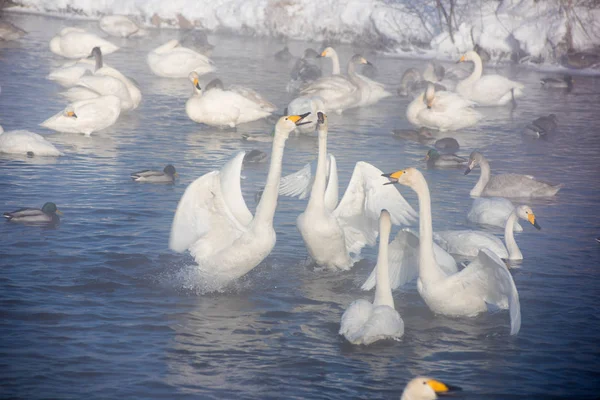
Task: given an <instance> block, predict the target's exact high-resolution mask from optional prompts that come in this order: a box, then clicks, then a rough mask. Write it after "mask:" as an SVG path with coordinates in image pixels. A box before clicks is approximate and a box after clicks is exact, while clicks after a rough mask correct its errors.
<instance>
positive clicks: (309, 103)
mask: <svg viewBox="0 0 600 400" xmlns="http://www.w3.org/2000/svg"><path fill="white" fill-rule="evenodd" d="M286 110H287V111H286V112H285V114H303V113H305V112H310V115H314V116H315V118H312V119H310V120H308V121H307V122H308V123H307V124H306V125H302V126H299V127H297V128H296V130H297V131H298V132H300V133H312V132H314V131H315V129H316V127H317V118H316V115H317V112H319V111H322V112H324V113H326V112H327V107H325V101H324V100H323V98H322V97H321V96H308V95H307V96H300V97H296V98H295V99H294V100H292V101H291V102H290V104H288V106H287V108H286Z"/></svg>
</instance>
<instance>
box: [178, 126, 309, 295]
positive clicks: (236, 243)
mask: <svg viewBox="0 0 600 400" xmlns="http://www.w3.org/2000/svg"><path fill="white" fill-rule="evenodd" d="M304 117H305V115H304V116H299V115H291V116H287V117H281V118H280V119H279V121H278V122H277V124H276V125H275V137H274V139H273V150H272V153H271V164H270V167H269V174H268V177H267V183H266V185H265V189H264V192H263V195H262V197H261V199H260V202H259V203H258V206H257V208H256V213H255V214H254V216H252V214H251V213H250V211H249V210H248V207H247V206H246V203H245V201H244V198H243V196H242V191H241V188H240V176H241V168H242V163H243V160H244V152H240V153H238V154H237V155H236V156H235V157H234V158H233V159H232V160H231V161H229V162H228V163H227V164H225V166H224V167H223V168H221V170H219V171H212V172H209V173H207V174H205V175H203V176H201V177H200V178H198V179H196V180H195V181H194V182H192V183H191V184H190V185H189V186H188V187H187V189H186V190H185V193H184V194H183V196H182V197H181V200H180V201H179V204H178V205H177V211H176V212H175V217H174V218H173V224H172V227H171V236H170V239H169V247H170V248H171V249H172V250H174V251H177V252H183V251H185V250H186V249H187V250H189V251H190V253H191V254H192V256H194V258H195V259H196V262H197V263H198V268H199V271H200V273H201V274H202V275H203V276H205V277H206V279H207V283H209V284H210V287H211V288H212V289H220V288H221V287H223V286H224V285H226V284H227V283H229V282H231V281H232V280H234V279H237V278H239V277H241V276H243V275H245V274H246V273H247V272H249V271H250V270H252V269H253V268H254V267H256V266H257V265H258V264H259V263H261V262H262V261H263V260H264V259H265V258H266V257H267V256H268V255H269V253H270V252H271V250H272V249H273V247H274V246H275V230H274V229H273V216H274V214H275V208H276V207H277V196H278V190H279V178H280V176H281V164H282V161H283V150H284V146H285V141H286V140H287V138H288V136H289V134H290V132H292V131H293V130H294V129H295V128H296V124H298V123H301V121H302V119H303V118H304Z"/></svg>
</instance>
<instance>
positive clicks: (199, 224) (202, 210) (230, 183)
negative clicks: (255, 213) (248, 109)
mask: <svg viewBox="0 0 600 400" xmlns="http://www.w3.org/2000/svg"><path fill="white" fill-rule="evenodd" d="M244 155H245V152H240V153H238V154H237V155H236V156H235V157H234V158H233V159H232V160H230V161H229V162H228V163H227V164H225V166H223V168H222V169H221V170H220V171H212V172H209V173H208V174H205V175H203V176H201V177H200V178H198V179H196V180H195V181H194V182H192V183H191V184H190V185H189V186H188V187H187V189H186V190H185V193H184V194H183V196H182V197H181V200H180V201H179V204H178V205H177V211H176V212H175V217H174V219H173V225H172V227H171V237H170V239H169V247H170V248H171V249H172V250H175V251H177V252H183V251H185V250H186V249H190V251H191V252H192V255H195V254H199V253H200V252H202V255H203V256H206V255H209V254H210V253H212V252H216V251H218V250H219V249H222V248H224V247H227V246H228V245H230V244H231V243H233V241H235V239H237V238H238V237H240V236H241V234H242V233H243V232H245V231H246V227H247V225H248V224H249V223H250V221H251V220H252V214H250V211H249V210H248V208H247V207H246V203H245V202H244V198H243V197H241V196H242V192H241V188H240V173H241V166H242V162H243V160H244Z"/></svg>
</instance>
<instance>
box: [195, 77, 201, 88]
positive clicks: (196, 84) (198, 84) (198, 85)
mask: <svg viewBox="0 0 600 400" xmlns="http://www.w3.org/2000/svg"><path fill="white" fill-rule="evenodd" d="M194 87H195V88H196V89H198V90H202V88H201V87H200V82H199V81H198V78H194Z"/></svg>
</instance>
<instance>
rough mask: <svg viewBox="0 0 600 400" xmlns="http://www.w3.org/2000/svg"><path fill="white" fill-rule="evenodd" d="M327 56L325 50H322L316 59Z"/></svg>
mask: <svg viewBox="0 0 600 400" xmlns="http://www.w3.org/2000/svg"><path fill="white" fill-rule="evenodd" d="M326 55H327V50H323V51H322V52H321V54H319V55H318V56H317V58H321V57H325V56H326Z"/></svg>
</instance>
